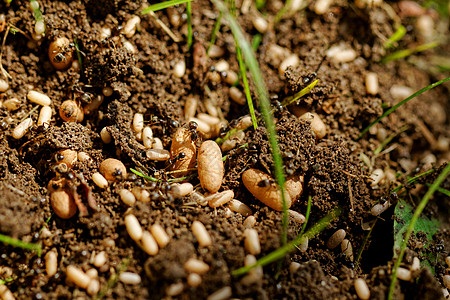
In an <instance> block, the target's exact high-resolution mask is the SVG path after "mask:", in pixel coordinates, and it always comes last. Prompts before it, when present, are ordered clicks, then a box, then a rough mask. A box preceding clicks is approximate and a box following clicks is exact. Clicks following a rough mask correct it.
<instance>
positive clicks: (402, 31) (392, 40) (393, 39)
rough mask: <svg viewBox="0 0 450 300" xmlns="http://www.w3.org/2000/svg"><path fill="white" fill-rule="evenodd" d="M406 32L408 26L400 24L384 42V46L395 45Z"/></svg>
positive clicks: (390, 46)
mask: <svg viewBox="0 0 450 300" xmlns="http://www.w3.org/2000/svg"><path fill="white" fill-rule="evenodd" d="M405 34H406V28H405V26H403V25H400V26H399V27H398V28H397V30H396V31H395V32H394V34H392V35H391V36H390V38H389V39H388V40H387V41H385V42H384V44H383V47H384V48H386V49H389V48H392V47H394V44H395V43H396V42H398V41H400V40H401V39H402V38H403V37H404V36H405Z"/></svg>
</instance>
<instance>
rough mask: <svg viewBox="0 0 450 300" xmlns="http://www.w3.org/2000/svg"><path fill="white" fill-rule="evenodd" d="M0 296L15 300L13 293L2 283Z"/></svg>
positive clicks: (4, 299)
mask: <svg viewBox="0 0 450 300" xmlns="http://www.w3.org/2000/svg"><path fill="white" fill-rule="evenodd" d="M0 298H1V299H2V300H15V299H16V298H15V297H14V295H13V293H12V292H11V291H10V290H9V289H8V287H7V286H6V285H4V284H2V285H0Z"/></svg>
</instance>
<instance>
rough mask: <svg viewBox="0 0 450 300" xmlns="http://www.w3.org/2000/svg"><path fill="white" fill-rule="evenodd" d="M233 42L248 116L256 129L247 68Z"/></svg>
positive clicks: (256, 122) (237, 46) (239, 49)
mask: <svg viewBox="0 0 450 300" xmlns="http://www.w3.org/2000/svg"><path fill="white" fill-rule="evenodd" d="M235 42H236V56H237V59H238V62H239V73H241V77H242V83H243V85H244V91H245V98H246V99H247V106H248V110H249V112H250V116H251V117H252V124H253V128H254V129H256V128H257V127H258V121H257V120H256V114H255V108H254V107H253V100H252V95H251V94H250V86H249V85H248V79H247V68H246V66H245V63H244V60H243V58H242V52H241V48H240V47H239V45H238V41H235Z"/></svg>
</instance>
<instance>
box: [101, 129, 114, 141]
mask: <svg viewBox="0 0 450 300" xmlns="http://www.w3.org/2000/svg"><path fill="white" fill-rule="evenodd" d="M100 138H101V139H102V142H103V143H105V144H109V143H111V142H112V135H111V133H109V131H108V129H107V128H106V127H103V128H102V130H100Z"/></svg>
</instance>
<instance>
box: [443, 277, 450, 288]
mask: <svg viewBox="0 0 450 300" xmlns="http://www.w3.org/2000/svg"><path fill="white" fill-rule="evenodd" d="M442 282H443V283H444V286H445V287H446V288H448V289H450V275H444V276H443V277H442Z"/></svg>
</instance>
